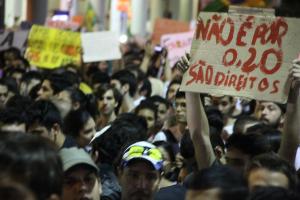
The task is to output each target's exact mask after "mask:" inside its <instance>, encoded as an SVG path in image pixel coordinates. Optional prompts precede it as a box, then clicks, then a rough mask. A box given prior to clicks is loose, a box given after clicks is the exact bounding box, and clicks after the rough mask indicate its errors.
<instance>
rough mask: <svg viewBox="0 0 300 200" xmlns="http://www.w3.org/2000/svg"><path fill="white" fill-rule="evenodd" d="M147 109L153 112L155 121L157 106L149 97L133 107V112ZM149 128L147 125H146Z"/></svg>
mask: <svg viewBox="0 0 300 200" xmlns="http://www.w3.org/2000/svg"><path fill="white" fill-rule="evenodd" d="M143 109H149V110H152V111H153V112H154V118H155V121H156V120H157V106H156V105H155V104H154V103H153V102H152V101H151V100H149V99H145V100H143V101H141V103H140V104H139V105H138V106H137V107H136V108H135V110H134V112H135V114H138V113H139V111H140V110H143ZM148 128H149V127H148Z"/></svg>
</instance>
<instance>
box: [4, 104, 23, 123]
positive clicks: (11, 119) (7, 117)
mask: <svg viewBox="0 0 300 200" xmlns="http://www.w3.org/2000/svg"><path fill="white" fill-rule="evenodd" d="M0 123H1V126H2V125H5V124H14V123H16V124H22V123H25V115H24V113H23V111H22V110H18V109H16V108H11V107H9V108H4V109H2V110H0Z"/></svg>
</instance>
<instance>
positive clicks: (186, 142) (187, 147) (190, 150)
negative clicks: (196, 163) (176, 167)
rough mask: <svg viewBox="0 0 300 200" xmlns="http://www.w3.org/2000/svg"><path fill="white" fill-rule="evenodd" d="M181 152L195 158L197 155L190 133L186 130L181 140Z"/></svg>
mask: <svg viewBox="0 0 300 200" xmlns="http://www.w3.org/2000/svg"><path fill="white" fill-rule="evenodd" d="M180 154H181V155H182V156H183V157H184V158H185V159H189V158H193V157H194V156H195V148H194V145H193V141H192V139H191V136H190V133H189V132H185V133H184V134H183V135H182V138H181V140H180Z"/></svg>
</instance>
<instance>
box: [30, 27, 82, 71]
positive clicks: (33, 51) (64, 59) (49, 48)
mask: <svg viewBox="0 0 300 200" xmlns="http://www.w3.org/2000/svg"><path fill="white" fill-rule="evenodd" d="M80 53H81V44H80V33H76V32H71V31H63V30H58V29H52V28H46V27H43V26H37V25H34V26H33V27H32V28H31V31H30V33H29V37H28V45H27V49H26V53H25V57H26V58H27V59H28V60H29V62H30V64H31V65H35V66H37V67H41V68H47V69H54V68H58V67H61V66H63V65H66V64H69V63H75V64H79V63H80V56H81V55H80Z"/></svg>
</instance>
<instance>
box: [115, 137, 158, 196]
mask: <svg viewBox="0 0 300 200" xmlns="http://www.w3.org/2000/svg"><path fill="white" fill-rule="evenodd" d="M162 170H163V158H162V155H161V153H160V151H159V150H158V149H157V148H156V147H155V146H154V145H152V144H150V143H148V142H145V141H142V142H137V143H134V144H132V145H130V146H129V147H127V148H126V150H125V151H124V152H123V154H122V159H121V163H120V166H119V176H120V184H121V186H122V194H121V199H122V200H129V199H131V200H135V199H142V200H150V199H153V197H154V194H155V192H156V191H157V190H158V187H159V183H160V180H161V173H162Z"/></svg>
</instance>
